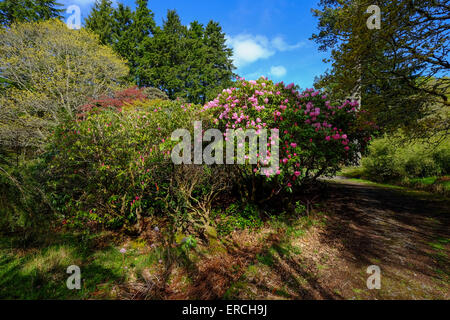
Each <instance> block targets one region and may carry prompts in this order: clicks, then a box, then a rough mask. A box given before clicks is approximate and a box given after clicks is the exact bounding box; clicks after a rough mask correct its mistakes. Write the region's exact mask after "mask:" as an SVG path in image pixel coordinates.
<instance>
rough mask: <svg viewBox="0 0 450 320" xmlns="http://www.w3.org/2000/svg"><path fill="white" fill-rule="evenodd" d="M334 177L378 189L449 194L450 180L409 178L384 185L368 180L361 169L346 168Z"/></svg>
mask: <svg viewBox="0 0 450 320" xmlns="http://www.w3.org/2000/svg"><path fill="white" fill-rule="evenodd" d="M336 175H338V176H343V177H346V178H348V180H349V181H353V182H361V183H365V184H370V185H374V186H379V187H387V188H397V189H401V187H404V188H411V189H415V190H420V191H428V192H432V193H438V194H442V195H444V196H446V195H449V194H450V180H447V179H441V178H440V177H435V176H434V177H423V178H409V177H404V178H402V179H398V180H394V181H389V182H386V183H380V182H375V181H372V180H369V179H368V177H367V175H366V174H365V172H364V168H363V167H346V168H343V169H342V170H341V171H339V172H338V173H337V174H336Z"/></svg>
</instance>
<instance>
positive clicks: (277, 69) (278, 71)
mask: <svg viewBox="0 0 450 320" xmlns="http://www.w3.org/2000/svg"><path fill="white" fill-rule="evenodd" d="M286 73H287V70H286V68H285V67H283V66H273V67H271V68H270V74H271V75H272V76H274V77H277V78H281V77H283V76H285V75H286Z"/></svg>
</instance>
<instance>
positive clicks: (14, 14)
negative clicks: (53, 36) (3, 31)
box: [0, 0, 64, 26]
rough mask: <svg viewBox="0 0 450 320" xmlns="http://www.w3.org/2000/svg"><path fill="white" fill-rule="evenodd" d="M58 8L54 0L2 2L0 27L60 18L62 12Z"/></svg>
mask: <svg viewBox="0 0 450 320" xmlns="http://www.w3.org/2000/svg"><path fill="white" fill-rule="evenodd" d="M60 6H61V4H59V3H57V2H56V0H3V1H1V2H0V25H2V26H9V25H10V24H11V23H13V22H16V21H18V22H21V21H41V20H48V19H51V18H61V12H63V11H64V10H63V9H59V8H58V7H60Z"/></svg>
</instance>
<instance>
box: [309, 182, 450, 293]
mask: <svg viewBox="0 0 450 320" xmlns="http://www.w3.org/2000/svg"><path fill="white" fill-rule="evenodd" d="M329 194H330V196H329V199H328V200H327V212H328V213H329V214H328V216H327V220H328V221H327V223H326V224H325V226H324V227H322V228H319V229H318V230H316V232H312V233H311V234H310V236H311V237H312V239H308V237H307V238H305V239H303V240H302V242H306V243H308V245H305V246H307V247H310V248H312V247H314V246H318V247H319V248H323V249H320V250H319V252H320V251H322V250H325V251H327V250H329V252H330V253H331V255H330V256H331V258H332V261H333V262H332V263H329V270H328V271H329V272H327V273H324V274H323V275H322V276H323V278H325V279H327V278H329V279H330V280H331V279H333V278H334V279H335V280H334V281H330V282H328V281H327V280H325V283H326V282H328V283H330V284H332V285H331V286H329V287H328V289H329V290H330V291H333V292H334V293H336V294H337V295H338V296H341V297H343V298H361V299H364V298H366V299H367V298H386V299H389V298H391V299H433V298H441V299H449V275H450V265H449V259H448V258H449V256H448V255H449V253H450V205H449V201H446V200H424V199H419V198H417V197H416V196H411V195H407V194H404V193H401V192H399V191H396V190H394V189H386V188H380V187H371V186H367V185H364V184H359V183H353V182H349V181H342V180H341V181H339V183H331V184H330V193H329ZM310 240H312V241H310ZM325 254H326V253H325ZM319 255H320V254H319ZM311 258H312V257H311ZM370 265H377V266H379V267H380V269H381V278H382V281H381V286H382V287H381V289H380V290H368V289H367V286H366V279H367V277H368V276H369V275H368V274H366V269H367V267H368V266H370ZM333 286H335V288H332V287H333Z"/></svg>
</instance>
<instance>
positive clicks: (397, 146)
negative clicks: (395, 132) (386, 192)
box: [362, 136, 450, 182]
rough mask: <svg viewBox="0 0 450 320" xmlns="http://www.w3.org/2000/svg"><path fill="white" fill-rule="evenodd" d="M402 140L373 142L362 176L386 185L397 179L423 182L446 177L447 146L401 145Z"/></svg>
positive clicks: (449, 146)
mask: <svg viewBox="0 0 450 320" xmlns="http://www.w3.org/2000/svg"><path fill="white" fill-rule="evenodd" d="M404 140H405V138H404V137H403V136H394V137H388V136H384V137H382V138H378V139H375V140H374V141H373V142H372V144H371V145H370V147H369V153H368V155H367V156H366V157H365V158H363V160H362V166H363V174H362V175H363V176H365V177H367V178H369V179H370V180H373V181H379V182H387V181H394V180H398V179H400V178H423V177H431V176H442V175H447V174H449V166H450V144H449V143H448V142H444V143H441V144H440V145H437V146H436V145H434V144H430V143H428V142H420V141H418V142H412V143H404Z"/></svg>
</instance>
